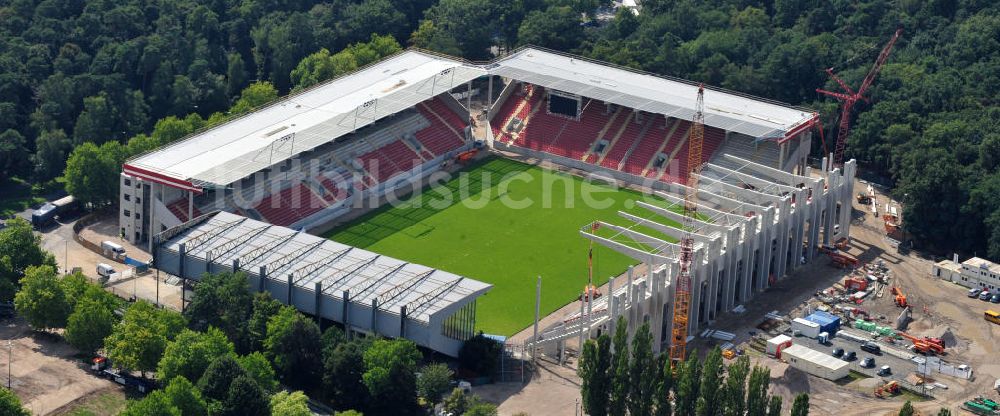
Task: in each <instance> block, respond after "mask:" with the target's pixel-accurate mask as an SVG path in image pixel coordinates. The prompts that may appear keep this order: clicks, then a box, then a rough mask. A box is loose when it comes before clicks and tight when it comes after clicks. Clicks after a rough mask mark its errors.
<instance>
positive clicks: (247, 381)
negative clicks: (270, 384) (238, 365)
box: [221, 376, 271, 416]
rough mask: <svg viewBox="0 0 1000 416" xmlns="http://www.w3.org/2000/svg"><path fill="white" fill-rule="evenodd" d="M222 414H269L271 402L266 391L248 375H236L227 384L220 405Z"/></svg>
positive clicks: (229, 415)
mask: <svg viewBox="0 0 1000 416" xmlns="http://www.w3.org/2000/svg"><path fill="white" fill-rule="evenodd" d="M222 409H223V410H222V412H221V415H223V416H269V415H270V414H271V402H270V400H269V399H268V396H267V392H265V391H264V389H262V388H260V386H259V385H257V382H256V381H253V379H252V378H250V377H248V376H240V377H236V379H234V380H233V382H232V383H231V384H230V385H229V391H228V393H227V395H226V400H225V401H224V402H223V405H222Z"/></svg>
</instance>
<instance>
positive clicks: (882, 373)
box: [878, 365, 892, 376]
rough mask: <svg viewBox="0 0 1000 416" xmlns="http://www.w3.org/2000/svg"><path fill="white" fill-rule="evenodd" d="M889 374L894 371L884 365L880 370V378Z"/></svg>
mask: <svg viewBox="0 0 1000 416" xmlns="http://www.w3.org/2000/svg"><path fill="white" fill-rule="evenodd" d="M889 374H892V369H891V368H889V366H887V365H883V366H882V368H879V369H878V375H880V376H887V375H889Z"/></svg>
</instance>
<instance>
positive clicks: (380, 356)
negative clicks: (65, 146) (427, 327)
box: [361, 339, 420, 414]
mask: <svg viewBox="0 0 1000 416" xmlns="http://www.w3.org/2000/svg"><path fill="white" fill-rule="evenodd" d="M364 360H365V368H366V370H365V373H364V375H362V377H361V378H362V380H364V383H365V387H367V388H368V392H369V394H370V395H371V402H370V404H369V409H370V410H372V412H373V413H376V414H413V413H416V412H417V411H418V409H419V406H418V404H417V400H416V398H417V386H416V375H415V372H416V369H417V362H418V361H420V351H419V350H417V346H416V345H415V344H414V343H413V342H411V341H409V340H403V339H395V340H376V341H375V342H373V343H372V345H371V347H369V348H368V349H367V350H366V351H365V355H364Z"/></svg>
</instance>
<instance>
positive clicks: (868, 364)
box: [861, 357, 875, 368]
mask: <svg viewBox="0 0 1000 416" xmlns="http://www.w3.org/2000/svg"><path fill="white" fill-rule="evenodd" d="M861 367H863V368H872V367H875V359H874V358H872V357H865V359H864V360H861Z"/></svg>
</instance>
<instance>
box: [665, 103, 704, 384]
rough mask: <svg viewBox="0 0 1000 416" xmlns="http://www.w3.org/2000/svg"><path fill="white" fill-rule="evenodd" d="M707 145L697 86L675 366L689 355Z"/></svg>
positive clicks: (677, 300)
mask: <svg viewBox="0 0 1000 416" xmlns="http://www.w3.org/2000/svg"><path fill="white" fill-rule="evenodd" d="M704 141H705V86H704V85H699V86H698V101H697V102H696V104H695V111H694V117H693V119H692V123H691V135H690V136H689V137H688V154H687V157H688V164H687V165H688V169H690V172H688V177H687V190H686V191H685V192H684V236H683V238H681V258H680V272H678V273H677V282H676V284H677V288H676V290H675V292H674V319H673V326H672V327H671V330H670V333H671V337H672V339H671V342H670V361H671V362H672V363H673V365H677V364H678V363H679V362H681V361H684V354H685V353H686V351H687V336H688V314H689V312H690V308H691V264H692V263H693V262H694V232H693V231H692V230H693V229H694V219H695V216H696V215H697V213H698V202H697V200H698V173H699V172H701V147H702V144H703V143H704Z"/></svg>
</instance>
